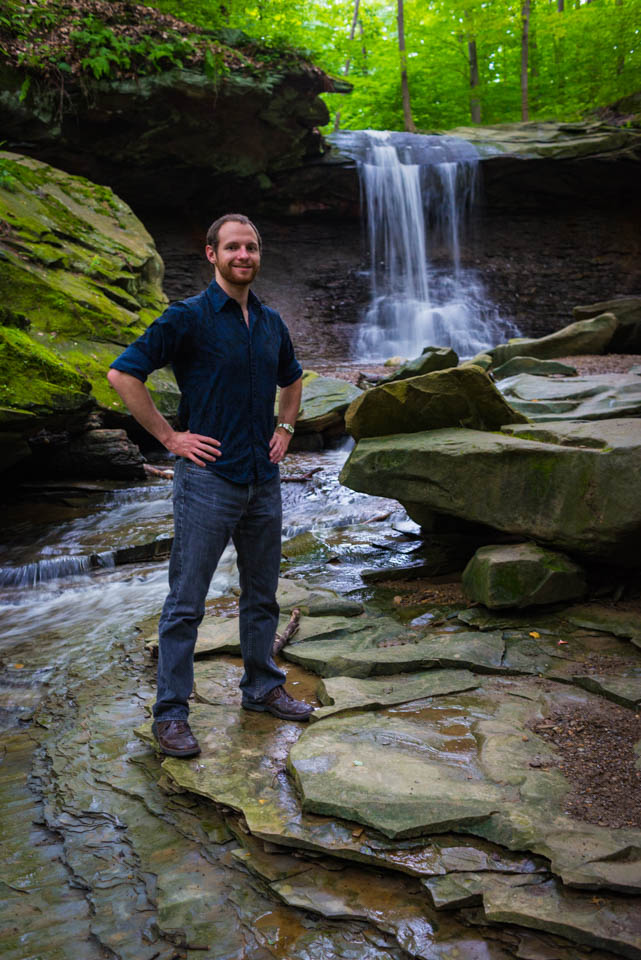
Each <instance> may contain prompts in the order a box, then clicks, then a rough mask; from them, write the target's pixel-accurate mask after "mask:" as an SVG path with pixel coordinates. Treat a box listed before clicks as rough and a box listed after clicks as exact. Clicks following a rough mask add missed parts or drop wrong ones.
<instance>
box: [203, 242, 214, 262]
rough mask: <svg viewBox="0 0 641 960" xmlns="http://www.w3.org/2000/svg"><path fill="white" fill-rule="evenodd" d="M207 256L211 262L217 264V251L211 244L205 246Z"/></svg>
mask: <svg viewBox="0 0 641 960" xmlns="http://www.w3.org/2000/svg"><path fill="white" fill-rule="evenodd" d="M205 256H206V257H207V259H208V260H209V262H210V263H211V264H213V265H214V266H216V251H215V250H214V248H213V247H210V246H209V244H207V246H206V247H205Z"/></svg>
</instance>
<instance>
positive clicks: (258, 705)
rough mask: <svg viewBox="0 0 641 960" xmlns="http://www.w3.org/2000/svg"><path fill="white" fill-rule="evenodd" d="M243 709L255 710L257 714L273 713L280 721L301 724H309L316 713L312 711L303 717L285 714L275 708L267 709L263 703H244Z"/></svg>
mask: <svg viewBox="0 0 641 960" xmlns="http://www.w3.org/2000/svg"><path fill="white" fill-rule="evenodd" d="M242 708H243V710H254V711H255V712H256V713H271V715H272V716H273V717H278V719H279V720H294V721H296V720H298V722H299V723H307V721H308V720H309V718H310V716H311V715H312V713H313V712H314V711H313V710H310V711H309V713H306V714H305V715H304V716H302V717H301V716H300V714H296V715H293V714H291V713H284V712H283V711H281V710H274V709H273V707H266V706H265V705H264V704H262V703H256V704H252V703H243V704H242Z"/></svg>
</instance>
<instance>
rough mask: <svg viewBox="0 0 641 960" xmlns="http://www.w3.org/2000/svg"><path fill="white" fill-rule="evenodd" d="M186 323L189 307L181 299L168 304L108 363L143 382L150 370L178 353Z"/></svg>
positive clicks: (169, 361)
mask: <svg viewBox="0 0 641 960" xmlns="http://www.w3.org/2000/svg"><path fill="white" fill-rule="evenodd" d="M189 325H190V313H189V310H188V309H187V308H186V307H185V306H184V305H183V304H182V303H174V304H172V306H170V307H168V309H167V310H165V312H164V313H163V314H162V316H160V317H158V319H157V320H154V322H153V323H152V324H151V326H149V327H147V329H146V330H145V332H144V333H143V334H142V335H141V336H140V337H138V339H137V340H134V342H133V343H130V344H129V346H128V347H127V348H126V350H123V352H122V353H121V354H120V356H119V357H116V359H115V360H114V361H113V363H112V364H111V367H112V368H113V369H114V370H120V371H121V372H122V373H128V374H130V375H131V376H132V377H136V379H137V380H142V382H143V383H144V382H145V380H146V379H147V377H148V376H149V374H150V373H152V372H153V371H154V370H158V369H159V368H160V367H165V366H166V365H167V364H168V363H171V361H172V360H173V359H174V357H175V356H176V355H177V354H178V352H179V351H180V349H181V347H182V345H183V343H184V341H185V339H186V337H187V335H188V332H189Z"/></svg>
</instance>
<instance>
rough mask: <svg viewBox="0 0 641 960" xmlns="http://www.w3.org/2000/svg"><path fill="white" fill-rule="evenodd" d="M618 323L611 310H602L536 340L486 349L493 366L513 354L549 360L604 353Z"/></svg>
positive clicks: (520, 341) (523, 340) (512, 356)
mask: <svg viewBox="0 0 641 960" xmlns="http://www.w3.org/2000/svg"><path fill="white" fill-rule="evenodd" d="M618 326H619V323H618V320H617V318H616V317H615V316H614V314H613V313H604V314H602V315H601V316H598V317H594V318H593V319H591V320H577V321H576V322H575V323H571V324H570V325H569V326H568V327H563V329H562V330H557V331H556V332H555V333H550V334H549V335H548V336H547V337H539V338H538V339H536V340H528V339H521V338H519V339H515V340H510V341H509V342H508V343H502V344H499V346H498V347H494V349H492V350H489V351H488V352H489V353H490V354H491V356H492V360H493V362H494V364H495V365H496V366H501V365H502V364H504V363H507V361H508V360H512V359H513V358H514V357H535V358H536V359H537V360H552V359H554V357H570V356H575V355H577V354H582V353H603V352H604V351H605V348H606V347H607V346H608V344H609V343H610V341H611V340H612V337H613V335H614V332H615V331H616V329H617V328H618Z"/></svg>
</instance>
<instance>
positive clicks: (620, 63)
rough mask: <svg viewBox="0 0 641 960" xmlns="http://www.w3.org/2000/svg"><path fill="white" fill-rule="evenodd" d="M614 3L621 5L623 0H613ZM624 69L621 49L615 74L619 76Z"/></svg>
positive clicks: (617, 5)
mask: <svg viewBox="0 0 641 960" xmlns="http://www.w3.org/2000/svg"><path fill="white" fill-rule="evenodd" d="M614 5H615V6H616V7H622V6H623V0H614ZM624 70H625V53H624V52H623V51H621V53H619V55H618V57H617V76H620V75H621V74H622V73H623V71H624Z"/></svg>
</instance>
